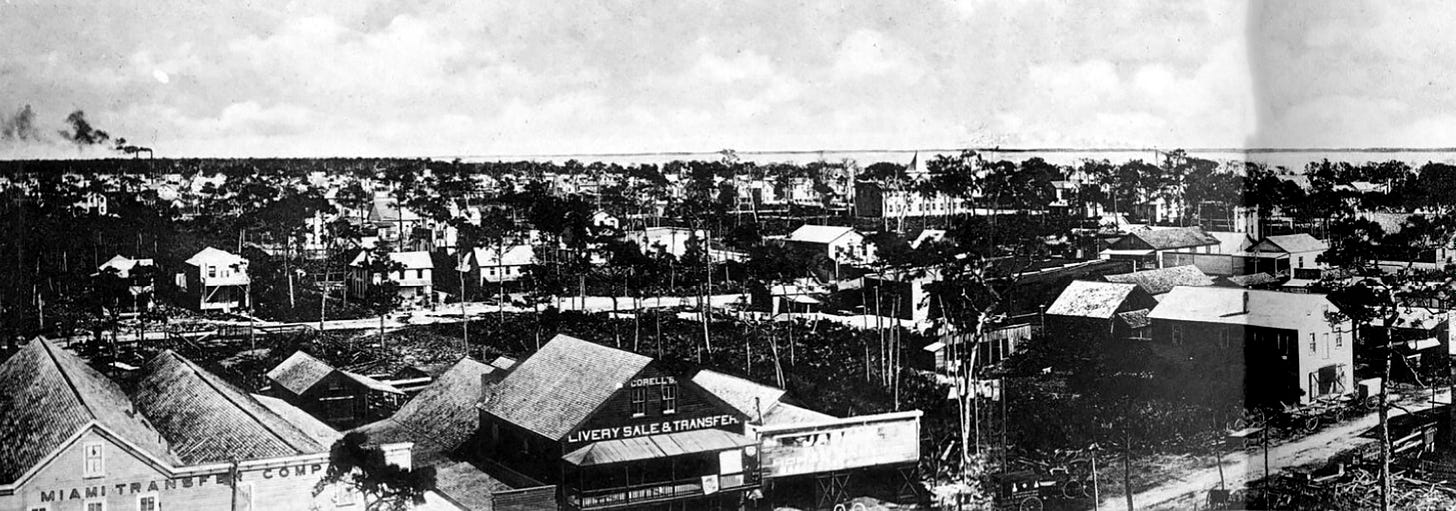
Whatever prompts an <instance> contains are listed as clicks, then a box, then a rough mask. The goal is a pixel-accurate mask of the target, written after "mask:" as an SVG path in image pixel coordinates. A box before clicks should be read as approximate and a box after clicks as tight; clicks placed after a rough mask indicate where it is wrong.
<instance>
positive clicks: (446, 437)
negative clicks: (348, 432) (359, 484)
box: [354, 358, 498, 464]
mask: <svg viewBox="0 0 1456 511" xmlns="http://www.w3.org/2000/svg"><path fill="white" fill-rule="evenodd" d="M495 371H498V369H496V368H495V367H492V366H489V365H486V364H482V363H480V362H477V361H475V360H472V359H469V358H466V359H461V360H460V361H459V362H457V363H455V365H454V366H452V367H451V368H450V369H449V370H448V371H445V373H444V374H441V375H440V377H439V378H438V379H436V380H435V381H434V382H432V383H430V385H429V386H428V387H425V389H424V390H422V391H420V393H419V395H417V396H415V397H414V399H411V400H409V402H408V403H405V404H404V406H402V407H400V409H399V410H398V411H396V412H395V413H394V415H393V416H391V417H389V418H388V419H384V420H381V421H378V422H373V423H369V424H365V425H363V426H360V427H358V428H355V430H354V431H358V432H361V433H364V434H366V435H368V436H369V442H370V443H372V444H386V443H394V442H414V443H415V447H414V457H415V460H416V461H417V462H419V463H421V464H428V463H429V462H430V461H431V460H432V459H434V458H435V457H436V456H437V455H441V454H448V453H450V452H451V451H454V450H455V449H456V448H458V447H460V445H461V444H463V443H465V441H466V440H468V439H469V438H470V435H472V434H474V433H475V430H476V429H478V427H479V424H480V412H479V411H477V410H476V408H475V404H476V402H477V401H479V400H480V396H481V391H482V388H481V385H482V381H481V380H482V377H484V376H486V375H489V374H491V373H493V372H495Z"/></svg>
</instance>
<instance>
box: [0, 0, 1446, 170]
mask: <svg viewBox="0 0 1456 511" xmlns="http://www.w3.org/2000/svg"><path fill="white" fill-rule="evenodd" d="M199 4H200V3H198V2H192V1H181V0H147V1H140V0H136V1H122V2H117V3H108V4H106V5H101V4H96V3H95V2H81V1H66V0H59V1H57V0H51V1H31V0H0V44H3V45H4V48H5V51H0V123H3V122H5V121H6V120H7V119H10V118H11V117H13V116H14V114H15V113H16V112H19V111H20V110H21V109H22V108H24V107H25V106H26V105H30V106H31V108H32V111H33V112H34V119H35V125H37V126H39V127H40V128H39V129H37V130H36V132H38V133H40V134H41V135H43V137H42V138H43V140H41V141H39V142H37V141H32V140H27V141H20V140H16V139H15V137H13V136H12V137H10V139H8V140H0V158H7V157H8V158H16V157H31V156H58V157H68V156H71V157H74V156H76V155H82V156H90V155H98V154H104V151H100V150H97V149H91V150H78V149H77V148H76V147H75V146H74V145H71V144H67V143H66V142H65V141H63V140H62V139H61V138H60V137H59V136H58V135H55V133H56V132H57V131H58V130H60V129H62V128H63V127H64V123H63V121H64V119H65V118H66V116H67V114H69V113H70V112H72V111H75V110H83V111H84V112H85V116H86V118H87V119H88V120H89V121H90V122H91V123H92V124H94V125H95V126H96V127H98V128H100V129H103V130H106V131H108V132H109V133H111V134H112V135H113V136H123V137H126V138H127V139H128V141H129V142H130V143H133V144H138V145H143V146H148V147H151V148H153V149H154V150H155V151H156V155H157V156H159V157H160V156H224V157H229V156H446V155H532V154H592V153H634V152H653V151H716V150H719V149H724V148H733V149H737V150H740V151H782V150H816V149H918V148H947V147H992V146H1000V147H1127V148H1145V147H1159V148H1174V147H1246V146H1279V147H1311V146H1317V147H1350V146H1356V147H1363V146H1421V147H1428V146H1441V147H1450V146H1456V136H1453V135H1456V133H1453V130H1456V128H1453V126H1456V117H1453V114H1452V112H1456V109H1453V108H1452V107H1453V106H1456V105H1453V102H1456V95H1453V94H1448V93H1446V90H1447V89H1448V87H1447V84H1446V80H1447V79H1449V78H1448V77H1451V76H1456V73H1453V71H1456V69H1453V68H1456V58H1452V57H1453V56H1456V55H1452V53H1453V52H1456V43H1453V42H1448V41H1447V40H1448V39H1450V38H1446V37H1442V36H1441V28H1443V27H1441V25H1442V24H1443V22H1444V21H1445V20H1450V19H1456V5H1453V4H1449V3H1439V2H1430V3H1414V2H1412V3H1406V2H1402V3H1401V4H1400V6H1399V7H1398V8H1397V7H1394V6H1391V5H1387V4H1386V3H1385V2H1379V1H1370V2H1339V3H1326V2H1269V3H1262V2H1258V3H1247V2H1242V1H1224V0H1201V1H1200V0H1194V1H1162V0H1146V1H1144V0H1106V1H1097V2H1085V1H1071V0H1068V1H1040V0H1002V1H988V0H921V1H916V2H845V3H837V2H830V1H813V2H801V1H793V0H745V1H739V2H721V1H706V0H664V1H625V0H624V1H613V2H602V1H599V0H598V1H592V2H578V1H573V0H555V1H551V2H527V1H485V2H435V1H428V0H426V1H405V2H392V1H375V0H358V1H350V2H337V1H334V2H303V1H297V2H282V1H278V2H274V1H261V2H245V1H238V2H217V3H214V4H220V5H207V6H202V5H199ZM3 127H4V125H3V124H0V128H3ZM0 131H3V130H0Z"/></svg>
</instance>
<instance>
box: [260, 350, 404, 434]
mask: <svg viewBox="0 0 1456 511" xmlns="http://www.w3.org/2000/svg"><path fill="white" fill-rule="evenodd" d="M268 380H269V381H270V382H272V386H271V388H270V389H269V391H268V394H270V395H272V396H273V397H276V398H278V399H282V400H284V401H287V402H289V403H291V404H293V406H297V407H299V408H301V409H303V410H304V411H307V412H308V413H310V414H313V416H314V417H318V418H319V420H322V421H324V422H327V423H329V424H332V425H335V426H337V427H341V428H347V427H352V426H356V425H358V424H362V423H365V422H369V421H371V420H374V419H376V418H380V417H382V416H384V415H386V414H387V413H388V412H389V411H392V410H393V409H394V406H392V405H393V404H394V402H395V401H396V400H398V399H400V398H401V397H402V396H404V392H402V391H400V390H399V389H397V388H394V387H393V386H391V385H389V384H386V383H383V382H381V381H379V380H375V379H374V378H370V377H368V376H364V375H362V374H356V373H352V372H349V371H344V370H341V369H335V368H334V367H332V366H330V365H328V364H326V363H324V362H323V361H322V360H319V359H317V358H314V357H312V356H310V355H309V354H307V353H304V352H302V351H298V352H294V353H293V355H291V356H289V357H288V358H287V359H284V360H283V362H282V363H280V364H278V366H277V367H274V368H273V369H272V370H270V371H268Z"/></svg>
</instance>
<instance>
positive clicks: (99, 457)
mask: <svg viewBox="0 0 1456 511" xmlns="http://www.w3.org/2000/svg"><path fill="white" fill-rule="evenodd" d="M81 450H82V452H83V454H84V455H85V459H86V463H85V465H84V466H83V467H82V472H83V473H82V477H103V476H105V475H106V452H105V450H104V448H103V445H102V443H101V442H86V445H84V446H82V447H81Z"/></svg>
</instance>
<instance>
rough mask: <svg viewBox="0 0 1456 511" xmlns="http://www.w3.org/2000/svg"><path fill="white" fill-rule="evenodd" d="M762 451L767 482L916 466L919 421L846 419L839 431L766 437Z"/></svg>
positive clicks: (806, 430)
mask: <svg viewBox="0 0 1456 511" xmlns="http://www.w3.org/2000/svg"><path fill="white" fill-rule="evenodd" d="M762 445H763V468H764V469H765V470H766V471H767V476H768V477H785V476H794V475H804V474H817V473H824V472H833V471H837V470H846V469H852V468H862V467H874V466H880V465H895V464H902V463H916V462H918V461H919V459H920V418H919V416H913V417H905V418H900V419H894V420H885V421H875V422H863V421H855V419H848V420H847V421H846V423H845V424H843V425H837V424H826V425H820V426H815V427H812V428H803V429H796V430H790V431H784V432H764V433H763V439H762Z"/></svg>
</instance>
